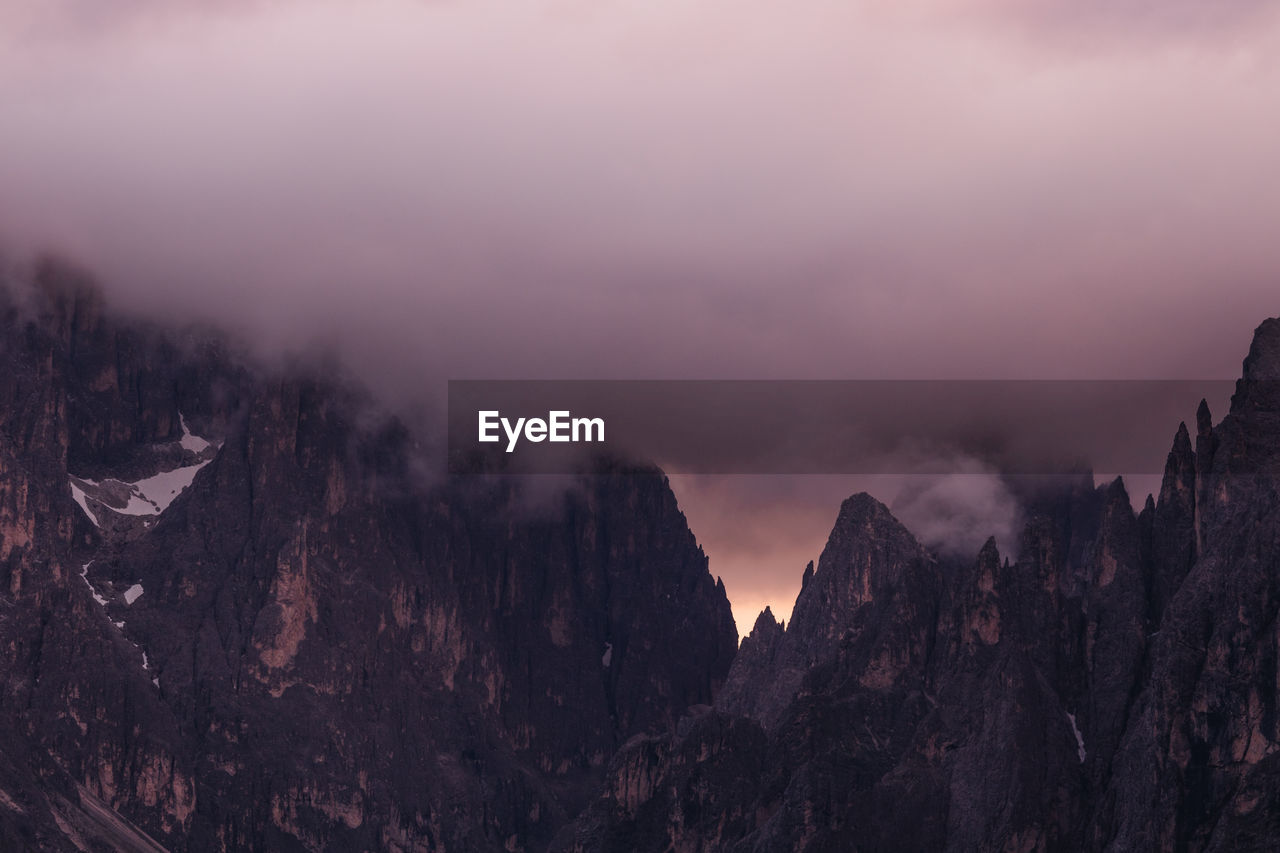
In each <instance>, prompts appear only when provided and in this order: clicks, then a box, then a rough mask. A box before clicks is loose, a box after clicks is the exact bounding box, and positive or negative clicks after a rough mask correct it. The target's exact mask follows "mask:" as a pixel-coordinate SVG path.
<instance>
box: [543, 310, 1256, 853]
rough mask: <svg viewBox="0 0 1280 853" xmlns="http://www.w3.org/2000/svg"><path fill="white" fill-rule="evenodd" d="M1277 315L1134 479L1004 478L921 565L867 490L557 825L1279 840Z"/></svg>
mask: <svg viewBox="0 0 1280 853" xmlns="http://www.w3.org/2000/svg"><path fill="white" fill-rule="evenodd" d="M1278 484H1280V320H1269V321H1267V322H1266V323H1264V324H1263V325H1262V326H1261V327H1259V329H1258V330H1257V333H1256V336H1255V339H1254V342H1253V346H1252V348H1251V349H1250V352H1249V356H1248V358H1247V359H1246V360H1245V364H1244V377H1243V379H1242V380H1241V382H1240V383H1239V385H1238V387H1237V391H1236V394H1235V396H1234V398H1233V400H1232V404H1231V411H1230V412H1229V414H1228V415H1227V416H1226V417H1225V418H1224V419H1223V420H1222V422H1221V423H1219V424H1218V425H1217V426H1214V425H1213V424H1212V419H1211V417H1210V415H1209V412H1208V410H1207V407H1205V406H1203V405H1202V406H1201V409H1200V411H1199V412H1198V413H1197V418H1196V437H1195V439H1194V442H1193V440H1192V437H1191V434H1190V432H1189V431H1188V430H1187V428H1186V427H1185V425H1184V426H1182V427H1180V428H1179V430H1178V432H1177V435H1176V436H1175V438H1174V444H1173V449H1172V451H1171V452H1170V454H1169V458H1168V464H1167V468H1166V472H1165V476H1164V481H1163V484H1162V487H1161V490H1160V495H1159V499H1158V500H1156V501H1148V503H1147V506H1146V508H1145V509H1144V510H1143V511H1142V512H1141V513H1139V514H1137V515H1135V514H1134V512H1133V511H1132V509H1131V504H1130V501H1129V496H1128V495H1127V494H1126V492H1125V489H1124V485H1123V483H1121V482H1120V481H1116V482H1113V483H1111V484H1109V485H1106V486H1103V487H1101V488H1098V489H1094V488H1092V485H1091V478H1078V479H1067V480H1064V481H1059V482H1057V483H1055V484H1053V485H1052V486H1051V487H1048V488H1046V487H1044V486H1040V487H1038V488H1036V489H1035V490H1034V491H1028V492H1027V493H1026V495H1025V497H1026V498H1027V500H1026V507H1025V510H1026V515H1027V517H1028V521H1027V525H1026V529H1025V531H1024V533H1023V536H1022V539H1021V542H1020V545H1019V548H1018V553H1017V555H1016V560H1012V561H1011V560H1010V559H1009V558H1006V557H1002V556H1001V555H1000V554H999V553H998V552H997V549H996V546H995V543H994V541H989V542H988V543H987V545H986V546H985V547H984V548H983V549H982V551H981V553H979V554H978V555H977V558H976V559H975V560H974V561H973V562H972V563H971V564H970V565H968V566H966V567H964V568H962V569H961V570H959V571H954V572H953V571H949V570H944V568H943V567H941V566H939V564H938V563H937V562H935V561H934V560H933V559H932V558H931V557H930V556H929V554H927V553H926V552H925V550H924V549H923V548H921V547H920V546H919V545H918V544H917V543H916V542H915V540H914V539H913V538H912V537H911V535H910V534H909V533H908V532H907V531H906V530H905V529H903V528H902V526H901V525H900V524H898V523H897V522H896V521H895V520H894V519H893V517H892V516H891V515H890V514H889V512H888V510H887V509H886V508H885V507H883V506H881V505H879V504H878V503H876V502H875V501H874V500H872V499H871V498H869V497H868V496H866V495H860V496H855V497H854V498H851V499H850V500H849V501H847V502H846V503H845V505H844V506H843V507H842V509H841V511H840V514H839V518H838V519H837V521H836V524H835V527H834V529H833V530H832V533H831V538H830V541H829V543H828V545H827V548H826V550H825V551H824V552H823V554H822V557H821V560H820V561H819V564H818V567H817V570H816V571H813V570H812V567H810V569H809V570H807V571H806V573H805V577H804V581H803V589H802V591H801V592H800V595H799V597H798V598H797V600H796V606H795V611H794V616H793V618H792V620H791V622H790V624H788V625H787V626H786V627H785V630H784V629H783V627H782V626H781V625H779V624H778V623H777V622H776V621H775V620H774V618H773V616H772V614H770V613H768V612H767V611H766V612H765V613H764V614H761V617H760V619H759V620H757V622H756V625H755V627H754V629H753V630H752V632H751V634H750V635H748V636H747V637H746V639H745V640H744V641H743V644H742V648H741V650H740V652H739V654H738V657H737V659H736V660H735V662H734V666H733V669H732V670H731V672H730V674H729V679H728V683H727V686H726V688H725V690H724V691H723V692H722V693H721V694H720V696H719V698H718V701H717V703H716V706H715V708H714V709H698V710H697V712H696V713H694V714H691V715H690V716H688V717H686V719H685V720H683V721H682V722H681V724H680V725H679V726H678V727H677V728H676V729H675V730H674V731H673V732H671V733H669V734H668V735H665V736H656V737H647V738H643V739H638V740H636V741H633V742H632V743H630V744H628V745H627V746H626V747H624V748H623V749H622V750H621V751H620V752H619V754H618V755H617V756H616V757H615V758H614V759H613V761H612V762H611V764H610V778H609V782H608V785H607V786H606V789H605V792H604V793H603V795H602V796H601V797H600V798H599V799H598V800H597V801H596V802H595V803H593V804H592V805H591V807H590V808H589V809H588V810H587V811H586V812H585V813H584V814H583V815H582V816H581V817H580V818H579V819H578V820H577V821H575V823H574V824H573V825H571V826H570V827H568V828H566V830H565V831H564V832H563V833H562V834H561V836H560V837H559V839H558V841H557V844H558V847H559V848H560V849H565V850H578V851H586V850H655V851H657V850H677V851H703V850H735V851H772V850H904V851H906V850H949V851H950V850H954V851H969V850H1018V851H1050V850H1099V851H1130V850H1133V851H1136V850H1258V851H1262V850H1274V849H1276V848H1277V846H1280V716H1278V715H1277V701H1278V700H1280V679H1278V676H1277V673H1278V672H1280V669H1278V665H1277V661H1278V660H1280V621H1278V620H1277V614H1278V613H1280V491H1278V490H1277V485H1278Z"/></svg>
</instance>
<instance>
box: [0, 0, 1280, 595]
mask: <svg viewBox="0 0 1280 853" xmlns="http://www.w3.org/2000/svg"><path fill="white" fill-rule="evenodd" d="M1277 47H1280V27H1278V26H1277V21H1276V16H1275V13H1274V12H1273V10H1272V9H1270V8H1269V7H1268V5H1267V4H1263V3H1233V4H1225V5H1224V4H1208V3H1201V2H1192V0H1183V1H1182V2H1176V3H1149V2H1138V0H1130V1H1129V2H1125V3H1101V2H1091V3H1083V4H1082V3H1065V2H1057V0H1045V2H1037V3H1030V4H1027V3H1012V2H1002V0H972V2H964V3H942V2H925V0H916V1H915V2H909V3H905V4H904V3H887V2H861V3H834V2H824V1H823V0H803V2H799V3H790V4H786V6H785V7H782V6H777V5H776V4H769V3H764V2H754V0H753V2H747V3H728V2H721V0H698V2H693V3H681V4H665V5H658V4H653V3H640V2H617V3H608V4H603V5H602V4H588V3H581V2H573V0H564V2H545V0H543V2H535V3H530V4H521V5H520V6H519V7H518V8H513V7H511V5H510V4H501V3H496V2H488V0H482V2H474V3H456V2H437V3H426V2H411V0H389V2H384V3H378V4H372V5H371V4H357V3H350V2H336V0H322V2H318V3H301V2H293V0H285V2H278V3H265V2H262V3H260V2H251V0H244V2H237V3H230V4H219V8H217V9H216V10H215V9H209V8H207V7H206V5H205V4H196V3H180V4H160V3H154V2H149V1H148V0H128V1H126V0H120V1H119V2H110V3H99V4H94V7H93V11H92V12H88V11H86V9H85V7H84V6H83V4H73V3H69V2H62V3H51V4H38V5H32V4H8V5H7V6H6V7H5V8H4V9H3V10H0V104H3V107H4V120H3V126H2V129H0V139H2V141H0V145H2V148H3V152H4V155H3V157H2V158H0V199H2V201H0V246H2V247H3V249H4V252H5V255H6V257H7V259H8V262H9V263H10V264H14V265H16V266H17V267H19V268H21V267H23V266H24V265H26V264H28V263H29V261H30V259H31V258H33V257H34V256H35V255H36V254H37V253H39V252H44V251H52V252H56V253H59V254H62V255H64V256H66V257H68V258H70V259H72V260H73V261H74V262H75V263H78V264H81V265H83V266H84V267H85V268H87V269H88V270H91V271H92V272H93V273H94V274H95V275H96V276H97V277H98V278H99V279H101V280H102V282H103V283H104V286H105V287H106V289H107V291H108V293H109V295H110V302H111V304H114V305H118V306H122V307H123V308H125V309H127V310H130V311H141V312H144V313H148V314H151V315H153V316H157V317H161V318H165V319H173V318H178V319H182V320H188V319H209V320H213V321H216V322H217V323H220V324H223V325H228V326H231V327H233V328H236V329H239V330H241V331H242V332H244V333H245V334H246V335H247V336H248V337H249V338H250V339H252V340H253V341H254V342H255V343H256V345H258V346H259V347H261V348H262V349H263V350H264V351H265V352H267V353H269V354H278V353H279V352H281V351H283V350H290V349H299V348H301V349H305V348H309V347H312V346H313V344H314V342H315V341H316V340H319V341H322V342H323V343H324V344H325V345H326V346H327V345H333V346H335V347H336V348H338V349H339V350H341V352H342V353H343V358H344V359H345V360H346V361H347V362H348V363H349V364H351V365H353V367H354V369H355V371H356V372H357V373H358V374H359V375H360V376H361V377H362V378H363V379H364V380H365V381H366V382H368V383H369V384H371V385H372V386H373V387H374V388H375V389H376V390H377V391H378V392H379V393H380V394H381V395H382V396H383V397H384V399H387V400H389V401H391V402H392V405H394V406H401V407H406V408H413V407H417V406H419V405H420V404H421V403H422V402H423V401H424V400H425V401H427V402H431V401H434V400H438V399H439V395H440V393H441V382H442V380H444V379H446V378H459V377H501V376H507V377H525V376H546V377H580V376H596V377H752V378H792V377H839V378H845V377H877V378H884V377H956V378H973V377H995V376H1001V377H1028V378H1046V377H1072V378H1076V377H1172V378H1197V377H1214V378H1229V377H1231V376H1234V375H1235V373H1236V370H1237V369H1238V364H1239V359H1240V357H1241V354H1242V353H1241V342H1242V341H1245V340H1247V339H1248V335H1249V333H1250V332H1251V330H1252V329H1253V327H1254V326H1255V325H1256V323H1257V320H1258V318H1259V317H1262V316H1268V315H1269V314H1271V313H1274V295H1273V294H1274V287H1275V281H1276V280H1277V275H1278V274H1280V269H1278V267H1280V261H1278V260H1277V258H1276V255H1275V251H1274V238H1273V231H1274V228H1273V223H1274V222H1276V221H1278V219H1280V154H1278V153H1277V149H1276V147H1275V146H1274V145H1273V144H1272V143H1271V140H1272V139H1274V138H1275V137H1276V135H1277V130H1280V127H1277V125H1278V124H1280V117H1277V114H1276V112H1275V111H1274V110H1272V109H1269V108H1268V107H1269V105H1270V104H1273V103H1275V102H1276V101H1277V100H1280V59H1277V57H1280V50H1277ZM1210 305H1211V306H1212V309H1211V310H1209V309H1208V308H1207V306H1210ZM1189 416H1190V413H1188V417H1189ZM1171 428H1172V425H1171ZM1158 440H1159V441H1161V442H1163V441H1164V440H1165V437H1164V436H1161V437H1158ZM695 497H696V496H695V495H693V494H692V493H691V494H690V495H689V496H688V499H689V500H692V499H695ZM751 502H752V499H749V498H744V499H743V500H742V501H741V503H742V504H744V505H745V504H748V503H751ZM826 507H829V505H826ZM829 511H830V510H829V508H824V509H823V510H822V512H821V515H822V516H824V517H825V516H826V515H828V514H829ZM815 518H816V516H815ZM827 523H829V519H828V520H825V521H822V522H821V524H818V523H817V522H816V521H815V522H814V523H812V524H811V525H810V526H811V527H813V528H815V529H816V528H820V527H822V526H824V525H826V524H827ZM706 527H707V528H708V529H715V528H717V527H724V525H718V524H714V523H709V524H708V525H706ZM808 541H809V542H810V543H811V544H810V545H809V546H807V550H808V551H810V552H812V551H814V550H816V549H818V548H819V547H820V545H821V542H822V534H817V535H815V536H814V537H812V538H810V539H809V540H808ZM707 547H708V548H709V550H710V552H711V553H712V555H713V557H714V556H715V555H716V553H717V551H724V550H725V549H727V548H730V547H732V546H731V544H729V543H724V542H720V543H717V542H716V541H714V540H709V541H708V542H707ZM778 557H779V558H781V557H782V555H778ZM773 568H774V569H775V570H776V569H779V568H780V567H779V566H776V565H774V566H773ZM743 571H747V569H745V568H744V569H743ZM750 571H751V572H753V573H755V574H761V573H763V571H764V566H763V565H760V566H756V567H755V568H753V569H751V570H750ZM787 597H788V598H789V597H790V596H787Z"/></svg>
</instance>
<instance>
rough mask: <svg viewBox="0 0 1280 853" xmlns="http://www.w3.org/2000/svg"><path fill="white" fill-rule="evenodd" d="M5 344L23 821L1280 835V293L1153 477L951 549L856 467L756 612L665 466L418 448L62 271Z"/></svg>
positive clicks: (170, 841) (659, 841)
mask: <svg viewBox="0 0 1280 853" xmlns="http://www.w3.org/2000/svg"><path fill="white" fill-rule="evenodd" d="M0 365H2V366H3V370H0V644H3V647H4V650H5V651H4V656H3V659H2V660H0V686H2V688H3V689H2V690H0V731H3V733H4V736H3V738H0V848H2V849H5V850H55V851H62V850H66V851H73V850H93V851H98V850H124V851H156V850H162V849H163V850H172V851H205V850H272V851H275V850H280V851H293V850H298V851H302V850H307V851H312V850H333V851H345V850H353V851H363V850H370V851H372V850H388V851H438V850H448V851H471V850H476V851H489V850H493V851H500V850H506V851H548V850H554V851H615V850H616V851H633V850H634V851H655V853H656V851H721V850H723V851H776V850H805V851H825V850H833V851H836V850H839V851H843V850H850V851H853V850H860V851H873V850H875V851H879V850H904V851H905V850H947V851H969V850H1000V851H1065V850H1090V851H1093V850H1097V851H1140V850H1141V851H1145V850H1196V851H1199V850H1213V851H1226V850H1258V851H1262V850H1268V851H1269V850H1274V849H1276V848H1277V847H1280V719H1278V717H1277V701H1278V700H1280V623H1278V622H1277V613H1280V489H1278V488H1277V485H1278V483H1280V320H1267V321H1266V322H1264V323H1263V324H1262V325H1261V326H1259V328H1258V329H1257V332H1256V333H1255V336H1254V339H1253V342H1252V345H1251V347H1250V349H1249V352H1248V356H1247V357H1246V359H1245V361H1244V365H1243V375H1242V378H1241V380H1240V382H1239V383H1238V385H1237V389H1236V393H1235V395H1234V397H1233V398H1232V401H1231V407H1230V410H1229V411H1228V412H1227V413H1225V415H1224V416H1223V417H1222V419H1221V420H1219V421H1217V422H1216V423H1215V422H1214V420H1213V416H1212V414H1211V413H1210V412H1209V411H1208V407H1207V406H1204V405H1202V406H1201V408H1200V410H1199V411H1198V412H1197V413H1196V416H1195V418H1194V421H1195V423H1194V429H1193V430H1191V429H1188V428H1187V427H1186V426H1185V425H1182V426H1179V427H1178V428H1177V430H1176V433H1175V435H1174V439H1173V445H1172V449H1171V451H1170V453H1169V456H1168V461H1167V466H1166V470H1165V473H1164V477H1163V482H1162V485H1161V488H1160V493H1159V495H1158V496H1153V497H1151V498H1148V500H1147V502H1146V505H1145V507H1144V508H1143V509H1142V510H1141V511H1140V512H1135V511H1134V509H1133V507H1132V504H1131V500H1130V495H1129V494H1128V492H1127V491H1126V488H1125V484H1124V483H1123V481H1122V480H1119V479H1117V480H1115V481H1113V482H1110V483H1107V484H1104V485H1102V486H1097V487H1095V485H1094V479H1093V476H1092V475H1091V474H1089V473H1087V472H1080V473H1078V474H1070V475H1062V476H1058V477H1044V478H1035V479H1027V480H1024V481H1019V482H1017V483H1016V484H1014V485H1013V487H1014V488H1015V489H1016V490H1017V494H1018V496H1019V498H1020V500H1021V502H1022V506H1023V517H1024V519H1025V527H1024V529H1023V532H1022V534H1021V537H1020V539H1019V541H1018V544H1017V547H1016V551H1015V552H1014V553H1000V551H999V549H998V548H997V546H996V543H995V540H994V539H992V540H989V541H988V542H987V544H986V545H985V546H984V547H983V548H982V549H981V551H980V552H979V553H977V554H974V555H970V556H968V557H964V558H957V557H955V556H954V555H941V554H938V553H935V552H934V551H932V550H930V549H929V548H926V547H925V546H923V545H922V544H921V543H920V542H919V541H917V539H916V537H914V536H913V535H912V533H911V532H910V531H909V530H908V529H907V528H906V527H904V526H903V525H902V524H901V523H900V522H899V521H898V520H897V519H895V518H894V517H893V515H892V514H891V513H890V511H889V510H888V509H887V508H886V507H885V506H884V505H883V504H881V503H880V502H878V501H877V500H875V499H874V498H872V497H870V496H868V495H865V494H859V495H855V496H853V497H850V498H849V499H848V500H847V501H845V502H844V504H843V505H842V506H841V507H840V509H839V514H838V518H837V520H836V523H835V526H834V528H833V530H832V532H831V535H830V538H829V541H828V542H827V544H826V547H825V549H824V550H823V552H822V555H821V557H820V559H819V560H818V561H817V564H816V565H813V564H810V565H809V566H808V567H807V568H806V569H805V570H804V572H803V575H802V588H801V591H800V593H799V596H798V598H797V599H796V602H795V607H794V610H793V612H792V615H791V618H790V619H789V621H788V622H787V624H785V625H783V624H781V623H780V622H778V621H777V620H776V619H775V618H774V617H773V615H772V613H771V612H770V611H768V610H766V611H765V612H764V613H762V614H760V616H759V618H758V619H757V620H756V622H755V625H754V627H753V628H752V630H751V632H750V633H749V634H748V635H747V636H746V637H745V638H743V639H742V642H741V644H740V645H739V642H738V634H737V631H736V628H735V626H734V622H733V619H732V616H731V613H730V609H729V600H728V597H727V593H726V590H725V586H724V584H723V583H722V582H720V581H719V580H718V579H717V578H715V577H714V576H713V575H712V574H711V572H710V571H709V566H708V560H707V557H706V555H705V554H704V553H703V551H702V549H701V548H700V547H699V545H698V543H697V541H696V539H695V537H694V533H693V532H692V531H691V530H690V529H689V526H688V524H687V523H686V520H685V517H684V515H683V514H682V512H681V511H680V509H679V507H678V505H677V502H676V498H675V495H674V494H673V492H672V490H671V488H670V486H669V484H668V482H667V480H666V478H665V477H664V475H663V473H662V472H661V471H660V470H658V469H657V468H655V467H653V466H652V465H648V464H645V463H642V462H635V463H632V462H624V461H618V460H603V459H601V460H597V461H595V462H593V463H592V467H591V469H590V470H589V471H587V472H585V473H584V474H583V475H582V476H580V477H578V478H576V479H574V481H573V482H572V483H570V484H568V485H567V486H566V487H565V488H563V489H559V490H556V491H555V492H554V494H552V495H551V496H550V497H546V496H543V497H542V498H541V499H539V500H534V499H531V497H530V495H529V494H528V491H529V490H528V488H527V486H526V484H524V483H523V482H521V480H520V478H513V477H502V476H496V475H495V476H465V477H463V476H456V477H444V476H438V475H435V474H433V473H432V472H431V470H430V465H429V464H428V463H427V462H426V461H425V459H426V457H427V455H428V454H427V453H426V451H425V450H424V448H423V447H422V446H421V444H420V437H418V436H417V435H416V433H415V432H414V431H413V430H411V429H409V428H407V427H406V426H404V425H403V424H402V423H400V422H399V421H398V420H396V419H395V418H394V417H391V416H388V415H386V414H383V413H381V410H380V409H379V407H378V406H377V405H376V403H375V401H374V400H372V399H371V398H370V397H369V395H367V394H365V393H363V392H361V391H360V390H359V389H358V388H357V387H355V386H354V385H353V384H352V383H350V382H348V381H346V380H345V379H343V378H342V376H341V375H340V374H339V373H338V372H336V371H334V370H332V369H329V368H326V367H324V366H323V365H317V364H313V363H310V362H303V361H298V362H296V363H291V364H288V365H279V364H277V365H272V366H264V365H262V364H260V363H258V362H256V361H255V360H254V359H253V358H251V357H249V356H247V355H245V354H244V353H243V352H242V351H241V350H240V349H238V348H237V346H236V345H235V344H234V343H233V342H232V340H231V339H230V338H228V337H226V336H224V335H222V334H221V333H219V332H217V331H213V330H208V329H198V328H170V327H163V326H159V325H156V324H154V323H151V322H145V321H141V320H137V319H131V318H128V317H122V316H119V315H117V314H115V313H113V312H112V311H111V310H110V309H109V306H107V305H105V304H104V299H103V296H102V293H101V292H100V291H99V290H98V289H97V288H96V287H95V286H94V285H93V284H92V283H91V282H90V281H88V280H87V279H86V277H84V276H83V275H80V274H78V273H76V272H74V271H71V270H69V269H67V268H66V267H63V266H60V265H57V264H47V265H45V266H42V267H41V268H40V269H39V270H38V271H37V272H36V273H35V274H34V275H33V281H32V282H30V283H29V284H16V283H15V284H10V285H9V286H8V287H7V289H4V290H0ZM1172 426H1173V425H1171V427H1172Z"/></svg>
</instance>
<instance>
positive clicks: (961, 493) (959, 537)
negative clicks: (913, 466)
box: [891, 459, 1022, 559]
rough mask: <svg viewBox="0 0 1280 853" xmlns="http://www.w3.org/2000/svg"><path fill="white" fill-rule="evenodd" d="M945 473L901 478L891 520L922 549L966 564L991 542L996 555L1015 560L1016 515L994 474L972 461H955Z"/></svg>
mask: <svg viewBox="0 0 1280 853" xmlns="http://www.w3.org/2000/svg"><path fill="white" fill-rule="evenodd" d="M952 465H953V468H954V470H953V471H952V472H951V473H948V474H943V475H938V476H918V477H910V478H907V480H906V481H905V483H904V484H903V486H902V489H901V491H899V493H898V496H897V497H896V498H895V499H894V501H893V504H892V506H891V510H892V512H893V514H894V515H895V516H896V517H897V518H898V520H899V521H901V522H902V523H903V524H904V525H905V526H906V527H907V529H908V530H910V531H911V532H912V533H914V534H915V536H916V538H917V539H919V540H920V542H921V543H923V544H924V545H925V546H927V547H929V548H932V549H935V550H936V551H938V552H939V553H941V554H944V555H947V556H953V557H960V558H969V559H972V558H974V557H976V556H977V554H978V551H979V549H981V548H982V545H983V543H985V542H986V541H987V539H988V538H990V537H992V536H994V537H995V539H996V545H997V546H998V547H999V548H1000V553H1001V554H1004V555H1006V556H1010V557H1012V558H1016V557H1017V551H1016V545H1017V541H1018V535H1019V534H1020V533H1021V525H1022V519H1021V515H1022V514H1021V510H1020V507H1019V505H1018V500H1017V498H1015V497H1014V495H1013V494H1012V492H1010V490H1009V489H1008V487H1007V486H1006V485H1005V483H1004V480H1003V479H1002V478H1001V477H1000V475H999V474H997V473H996V472H994V471H991V470H989V469H987V468H985V467H984V466H983V465H982V464H981V463H979V462H978V461H976V460H972V459H956V460H953V462H952Z"/></svg>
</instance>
